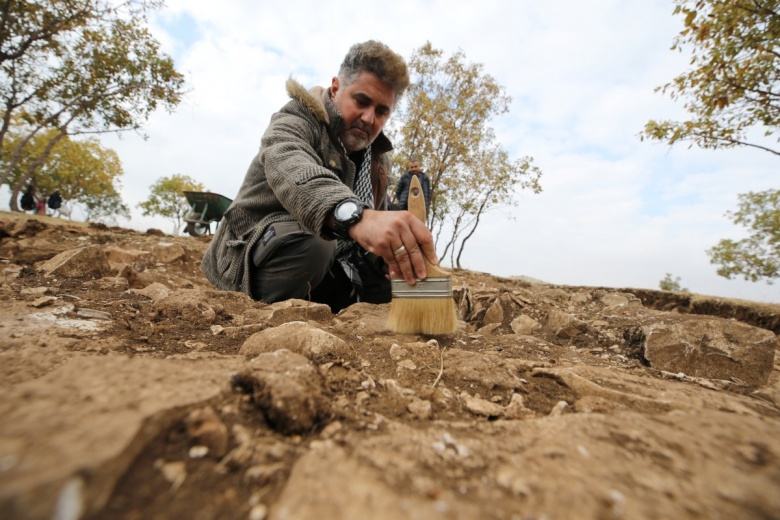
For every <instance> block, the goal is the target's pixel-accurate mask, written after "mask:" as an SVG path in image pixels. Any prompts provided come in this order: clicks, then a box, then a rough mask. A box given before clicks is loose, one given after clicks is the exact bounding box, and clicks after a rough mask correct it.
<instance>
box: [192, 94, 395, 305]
mask: <svg viewBox="0 0 780 520" xmlns="http://www.w3.org/2000/svg"><path fill="white" fill-rule="evenodd" d="M287 93H288V95H289V96H290V98H291V101H289V102H288V103H287V104H286V105H285V106H284V107H282V109H281V110H280V111H279V112H277V113H275V114H274V115H273V116H272V117H271V123H270V124H269V126H268V129H267V130H266V131H265V134H263V137H262V140H261V142H260V151H259V152H258V154H257V155H256V156H255V158H254V160H253V161H252V163H251V164H250V165H249V170H248V171H247V172H246V176H245V177H244V182H243V184H242V185H241V188H240V189H239V191H238V195H237V196H236V198H235V199H234V200H233V203H232V204H231V205H230V207H229V208H228V210H227V211H226V212H225V216H224V217H223V218H222V220H221V222H220V223H219V226H218V227H217V232H216V234H215V235H214V238H213V239H212V241H211V244H210V245H209V248H208V250H207V251H206V254H205V256H204V257H203V262H202V264H201V269H202V270H203V273H204V274H205V275H206V278H208V279H209V280H210V281H211V283H213V284H214V285H215V286H216V287H217V288H219V289H223V290H228V291H242V292H245V293H247V294H249V295H250V296H251V283H250V269H248V268H247V267H248V266H250V265H251V262H252V250H253V248H254V246H255V245H256V244H257V242H258V240H259V239H260V238H261V237H262V236H263V234H264V233H265V230H266V229H267V228H268V226H270V225H271V224H273V223H276V222H289V221H297V222H298V223H299V224H300V225H301V226H302V227H303V228H304V229H305V230H307V231H309V232H311V233H313V234H315V235H318V236H320V237H322V238H325V239H334V238H335V237H334V236H333V235H332V234H331V233H330V230H329V229H328V227H327V226H326V221H327V219H328V217H329V215H330V214H331V212H332V210H333V208H334V207H335V206H336V204H338V203H339V202H340V201H342V200H344V199H346V198H348V197H355V194H354V193H353V190H352V187H353V186H354V183H355V174H356V171H355V164H354V163H353V162H352V161H351V160H349V158H348V157H347V155H346V152H345V150H344V147H343V146H342V145H341V143H340V141H339V139H338V135H339V130H340V128H341V126H342V124H343V120H342V119H341V116H340V115H339V114H338V113H337V111H336V110H335V108H334V106H333V104H332V103H328V102H327V99H328V97H329V96H330V91H329V90H328V89H324V88H322V87H314V88H313V89H311V90H310V91H307V90H306V89H305V88H304V87H302V86H301V85H300V84H298V83H297V82H295V81H294V80H292V79H289V80H287ZM371 146H372V148H371V183H372V186H373V189H374V200H375V201H376V207H375V209H381V210H384V209H387V197H386V192H387V167H386V161H383V160H382V156H383V154H385V153H387V152H389V151H390V150H392V148H393V147H392V144H391V143H390V140H389V139H387V137H386V136H385V135H384V134H383V133H380V134H379V136H378V137H377V138H376V139H375V140H374V142H373V143H372V145H371Z"/></svg>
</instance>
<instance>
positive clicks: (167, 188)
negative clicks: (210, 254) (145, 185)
mask: <svg viewBox="0 0 780 520" xmlns="http://www.w3.org/2000/svg"><path fill="white" fill-rule="evenodd" d="M150 189H151V194H150V195H149V198H148V199H147V200H146V201H145V202H141V203H140V204H138V207H139V208H141V210H142V212H143V214H144V216H150V215H159V216H161V217H165V218H167V219H169V220H171V221H173V226H174V227H173V234H174V235H178V234H179V230H180V229H181V226H182V221H183V219H184V217H186V216H187V213H189V211H190V205H189V204H188V203H187V199H186V198H185V197H184V195H183V194H182V192H183V191H205V188H204V187H203V184H201V183H199V182H196V181H195V180H193V179H192V178H190V177H188V176H187V175H182V174H178V173H177V174H176V175H172V176H170V177H162V178H160V179H158V180H157V182H155V183H154V184H153V185H152V186H151V188H150Z"/></svg>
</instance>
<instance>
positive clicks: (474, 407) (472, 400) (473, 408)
mask: <svg viewBox="0 0 780 520" xmlns="http://www.w3.org/2000/svg"><path fill="white" fill-rule="evenodd" d="M460 402H461V403H462V404H463V407H464V408H465V409H466V410H468V411H469V412H471V413H473V414H476V415H484V416H485V417H500V416H501V415H502V414H503V412H504V408H503V407H502V406H501V405H498V404H496V403H491V402H490V401H485V400H484V399H479V398H477V397H472V396H470V395H469V394H467V393H466V392H463V393H461V394H460Z"/></svg>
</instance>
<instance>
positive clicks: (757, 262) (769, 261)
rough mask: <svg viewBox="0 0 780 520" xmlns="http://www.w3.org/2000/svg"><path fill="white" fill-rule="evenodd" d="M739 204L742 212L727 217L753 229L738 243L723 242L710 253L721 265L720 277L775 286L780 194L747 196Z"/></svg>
mask: <svg viewBox="0 0 780 520" xmlns="http://www.w3.org/2000/svg"><path fill="white" fill-rule="evenodd" d="M739 201H740V202H739V209H738V210H737V211H736V212H727V213H726V215H727V216H730V217H731V218H732V220H733V222H734V223H735V224H738V225H740V226H744V227H746V228H747V229H749V230H750V235H749V236H748V237H747V238H743V239H742V240H738V241H736V242H735V241H734V240H729V239H724V240H721V241H720V242H718V245H716V246H715V247H713V248H712V249H709V250H708V251H707V254H709V255H710V258H711V261H712V263H713V264H717V265H719V266H720V267H719V268H718V274H719V275H720V276H723V277H725V278H728V279H732V278H734V277H735V276H737V275H741V276H742V277H743V278H744V279H745V280H750V281H751V282H757V281H759V280H765V281H767V282H768V283H772V281H773V280H774V279H775V278H780V191H778V190H767V191H762V192H758V193H754V192H749V193H743V194H741V195H739Z"/></svg>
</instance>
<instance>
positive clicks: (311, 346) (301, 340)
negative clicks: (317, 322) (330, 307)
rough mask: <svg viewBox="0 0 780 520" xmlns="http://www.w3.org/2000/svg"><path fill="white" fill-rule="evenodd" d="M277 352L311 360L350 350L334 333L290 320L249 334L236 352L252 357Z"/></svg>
mask: <svg viewBox="0 0 780 520" xmlns="http://www.w3.org/2000/svg"><path fill="white" fill-rule="evenodd" d="M279 349H287V350H289V351H292V352H296V353H298V354H301V355H304V356H306V357H307V358H309V359H312V358H315V357H318V356H324V355H326V354H335V355H341V354H344V353H345V352H346V351H348V350H349V347H348V346H347V344H346V342H344V340H342V339H341V338H339V337H337V336H334V335H333V334H330V333H328V332H325V331H324V330H322V329H319V328H317V327H313V326H311V325H309V324H307V323H304V322H301V321H293V322H290V323H284V324H282V325H279V326H278V327H272V328H270V329H265V330H262V331H260V332H256V333H255V334H252V335H251V336H250V337H249V338H247V340H246V341H245V342H244V344H243V345H241V348H240V349H239V353H240V354H243V355H245V356H255V355H257V354H261V353H264V352H274V351H276V350H279Z"/></svg>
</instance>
